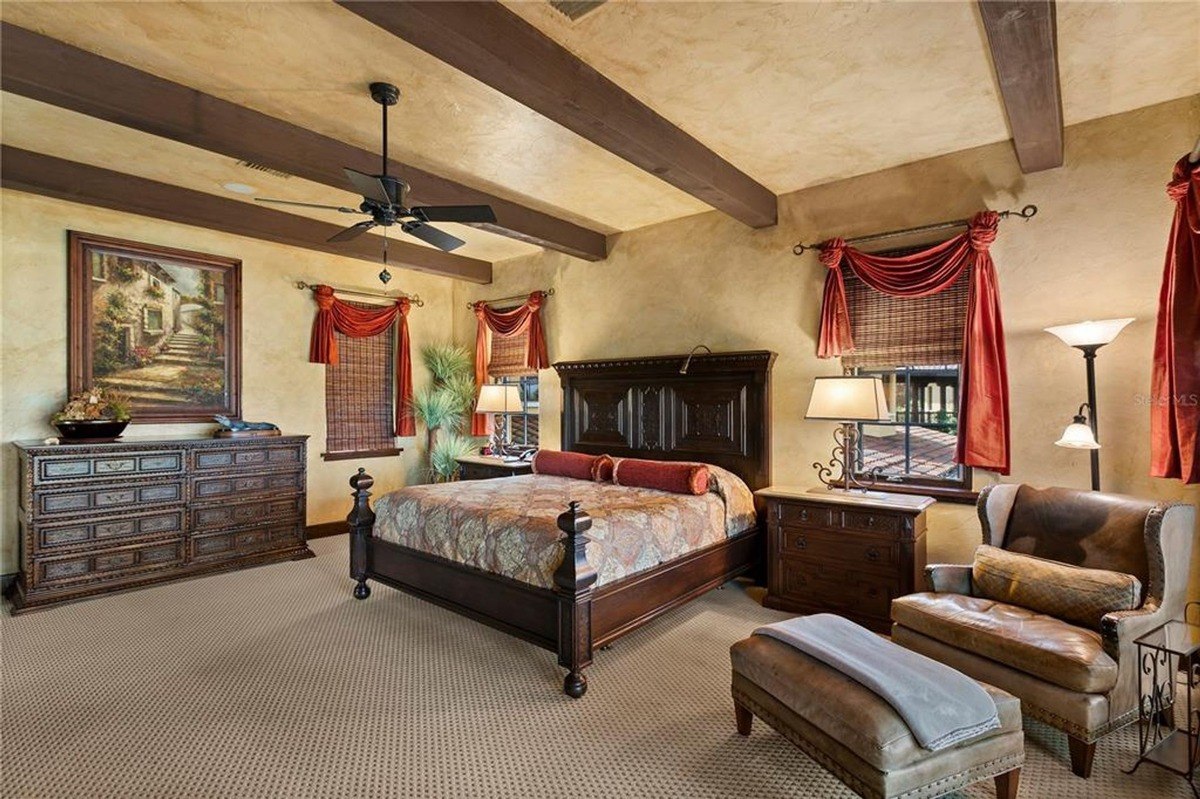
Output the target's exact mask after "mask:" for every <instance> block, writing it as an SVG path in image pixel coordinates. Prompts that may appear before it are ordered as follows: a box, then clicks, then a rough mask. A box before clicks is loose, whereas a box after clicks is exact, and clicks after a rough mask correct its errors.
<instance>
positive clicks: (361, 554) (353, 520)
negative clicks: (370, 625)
mask: <svg viewBox="0 0 1200 799" xmlns="http://www.w3.org/2000/svg"><path fill="white" fill-rule="evenodd" d="M373 485H375V479H374V478H373V477H371V475H369V474H367V470H366V469H363V468H361V467H359V470H358V472H357V473H356V474H355V475H354V476H353V477H351V478H350V487H351V488H353V489H354V493H353V494H352V496H353V497H354V507H353V508H351V509H350V515H349V516H347V517H346V521H347V522H348V523H349V524H350V577H351V578H352V579H353V580H354V581H355V583H356V584H355V586H354V598H355V599H366V598H367V597H369V596H370V595H371V587H370V586H368V585H367V542H368V540H369V539H370V538H371V529H372V528H373V527H374V526H375V511H373V510H371V502H370V500H371V491H370V488H371V486H373Z"/></svg>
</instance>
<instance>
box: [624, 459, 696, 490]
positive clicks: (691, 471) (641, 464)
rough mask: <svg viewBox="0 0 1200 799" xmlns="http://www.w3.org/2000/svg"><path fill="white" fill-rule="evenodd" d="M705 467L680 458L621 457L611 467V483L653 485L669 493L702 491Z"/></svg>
mask: <svg viewBox="0 0 1200 799" xmlns="http://www.w3.org/2000/svg"><path fill="white" fill-rule="evenodd" d="M708 478H709V471H708V466H707V465H705V464H703V463H688V462H682V461H645V460H639V459H637V458H621V460H619V461H617V464H616V467H615V468H614V469H613V482H614V483H616V484H617V485H621V486H636V487H638V488H656V489H658V490H659V491H670V492H671V493H672V494H696V495H700V494H704V493H706V492H707V491H708Z"/></svg>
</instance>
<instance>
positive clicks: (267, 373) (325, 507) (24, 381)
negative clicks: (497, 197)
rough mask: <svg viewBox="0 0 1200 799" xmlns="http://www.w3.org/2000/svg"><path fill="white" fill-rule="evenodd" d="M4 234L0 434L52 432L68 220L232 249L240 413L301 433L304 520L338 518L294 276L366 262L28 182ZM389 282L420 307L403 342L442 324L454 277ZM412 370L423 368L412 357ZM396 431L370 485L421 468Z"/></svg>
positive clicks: (12, 483)
mask: <svg viewBox="0 0 1200 799" xmlns="http://www.w3.org/2000/svg"><path fill="white" fill-rule="evenodd" d="M0 204H2V222H3V238H2V240H0V254H2V256H3V268H2V270H0V345H2V346H0V353H2V358H3V361H2V366H0V441H4V442H10V441H13V440H19V439H28V438H37V439H40V438H44V437H46V436H48V435H53V434H54V432H55V431H54V429H53V428H52V427H50V426H49V424H48V422H47V419H48V418H49V416H50V414H51V413H53V412H54V411H55V410H57V407H58V406H59V405H61V403H62V402H63V400H64V399H65V395H66V374H67V268H66V257H67V256H66V253H67V236H66V231H68V230H79V231H85V232H88V233H97V234H101V235H106V236H117V237H121V238H126V239H133V240H136V241H141V242H146V243H150V244H160V245H165V246H169V247H180V248H183V249H190V250H198V251H201V252H207V253H214V254H218V255H224V256H229V257H233V258H240V259H241V260H242V359H243V360H242V408H243V415H244V418H246V419H249V420H255V421H257V420H267V421H271V422H275V423H276V424H278V425H279V426H280V427H281V428H282V429H283V430H284V432H288V433H307V434H308V435H310V436H312V438H311V439H310V441H309V447H308V522H309V524H318V523H321V522H329V521H334V520H336V519H339V518H344V517H345V515H346V512H347V511H348V509H349V502H350V500H349V492H350V488H349V486H348V485H347V483H346V481H347V479H348V478H349V476H350V475H351V474H352V473H353V471H354V467H355V466H356V465H357V464H356V463H355V462H354V461H331V462H329V463H326V462H325V461H323V460H322V459H321V457H320V453H321V451H322V450H323V449H324V445H325V367H324V366H321V365H320V364H310V363H308V340H309V332H310V329H311V324H312V318H313V310H314V305H313V302H312V298H311V296H310V294H309V292H307V291H298V290H297V289H295V288H293V286H292V283H293V282H295V281H297V280H304V281H307V282H310V283H313V282H323V281H324V282H329V283H332V284H334V285H338V286H348V287H368V288H372V287H373V288H378V287H379V282H378V281H377V280H376V278H375V274H376V273H377V272H378V271H379V268H378V267H377V266H373V265H372V264H370V263H366V262H363V261H357V260H353V259H349V258H339V257H336V256H331V255H325V254H322V253H317V252H313V251H310V250H303V249H299V248H294V247H285V246H282V245H276V244H271V243H269V242H263V241H258V240H255V239H248V238H242V237H238V236H231V235H226V234H223V233H217V232H214V231H208V230H202V229H200V228H194V227H188V226H186V225H177V224H173V223H169V222H162V221H159V220H155V219H147V218H144V217H139V216H133V215H130V214H124V213H119V212H116V211H109V210H107V209H102V208H92V207H89V206H84V205H77V204H74V203H67V202H62V201H59V200H53V199H49V198H45V197H38V196H35V195H31V194H24V193H21V192H15V191H10V190H5V191H3V192H0ZM394 275H395V279H394V280H393V281H392V282H391V283H390V284H389V288H391V289H396V288H399V289H401V290H404V291H407V292H415V293H417V294H419V295H420V296H421V297H422V299H424V300H425V303H426V304H425V307H423V308H414V309H413V311H412V314H411V316H410V325H409V328H410V330H411V333H412V341H413V347H414V353H416V352H418V351H419V349H420V347H421V345H422V344H424V343H426V342H429V341H433V340H438V339H441V340H446V339H449V338H450V336H451V320H452V318H453V315H452V312H451V303H452V300H453V289H452V286H453V285H454V281H451V280H448V279H446V278H440V277H434V276H429V275H422V274H418V273H416V272H411V271H407V270H400V269H397V270H394ZM413 372H414V375H413V376H414V382H415V383H416V384H417V385H421V384H422V383H423V382H424V381H425V380H426V379H427V373H426V372H425V370H424V369H423V368H422V367H421V366H420V365H419V362H418V364H417V365H416V367H415V368H414V370H413ZM211 429H212V425H135V426H134V427H131V428H130V430H129V431H128V432H127V434H126V435H128V436H147V435H155V434H160V433H174V432H200V433H203V432H205V431H208V430H211ZM420 443H421V438H419V437H418V438H417V439H401V446H403V447H405V451H404V453H403V455H402V456H401V457H399V458H381V459H371V460H366V461H363V463H362V465H364V466H366V467H368V468H369V469H370V471H371V473H372V475H373V476H374V477H375V480H376V485H377V486H378V487H379V488H378V490H380V491H387V490H390V489H392V488H396V487H398V486H400V485H404V484H405V483H406V482H415V481H417V480H419V479H420V467H419V464H420V460H421V458H422V457H423V455H422V453H419V452H418V450H417V446H418V445H419V444H420ZM2 449H3V454H2V457H0V486H2V487H3V493H0V503H2V505H3V515H2V519H3V527H2V528H0V573H8V572H12V571H16V569H17V540H16V513H17V511H16V485H17V475H16V457H15V452H14V450H13V448H12V447H11V446H3V448H2Z"/></svg>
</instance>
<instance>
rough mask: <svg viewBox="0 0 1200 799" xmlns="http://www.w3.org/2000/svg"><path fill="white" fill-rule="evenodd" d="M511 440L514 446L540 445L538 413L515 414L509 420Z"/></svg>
mask: <svg viewBox="0 0 1200 799" xmlns="http://www.w3.org/2000/svg"><path fill="white" fill-rule="evenodd" d="M508 430H509V439H510V440H511V441H512V443H514V444H529V445H532V446H536V445H537V443H538V415H537V414H536V413H515V414H513V415H512V416H510V417H509V420H508Z"/></svg>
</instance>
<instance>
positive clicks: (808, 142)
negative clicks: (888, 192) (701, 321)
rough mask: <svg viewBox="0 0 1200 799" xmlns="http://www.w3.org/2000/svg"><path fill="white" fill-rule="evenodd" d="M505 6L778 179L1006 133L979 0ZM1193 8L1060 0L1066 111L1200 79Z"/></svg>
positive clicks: (825, 174) (819, 176)
mask: <svg viewBox="0 0 1200 799" xmlns="http://www.w3.org/2000/svg"><path fill="white" fill-rule="evenodd" d="M507 5H508V6H509V7H510V8H511V9H512V10H514V11H515V12H516V13H518V14H520V15H521V16H522V17H523V18H525V19H526V20H528V21H529V22H531V23H532V24H534V25H536V26H537V27H538V28H539V29H540V30H541V31H542V32H543V33H546V34H547V35H549V36H551V37H552V38H554V39H555V40H556V41H558V42H559V43H561V44H562V45H564V46H565V47H567V48H568V49H569V50H571V51H572V52H574V53H575V54H576V55H578V56H579V57H580V58H582V59H583V60H584V61H587V62H588V63H589V64H591V65H592V66H594V67H595V68H597V69H598V70H600V71H601V72H602V73H604V74H605V75H607V76H608V77H609V78H611V79H612V80H614V81H616V82H617V83H618V84H620V85H621V86H623V87H624V88H625V89H626V90H627V91H629V92H630V93H632V94H633V95H635V96H636V97H637V98H638V99H640V100H641V101H642V102H644V103H646V104H647V105H649V106H651V107H652V108H654V109H655V110H656V111H658V112H659V113H661V114H662V115H663V116H665V117H667V118H668V119H670V120H672V121H673V122H675V123H676V124H677V125H679V126H681V127H682V128H683V129H684V130H687V131H688V132H689V133H691V134H692V135H694V136H696V137H697V138H698V139H700V140H701V141H702V142H704V143H705V144H707V145H708V146H709V147H711V148H712V149H713V150H715V151H716V152H718V153H720V154H721V155H723V156H724V157H725V158H727V159H728V160H730V161H732V162H733V163H734V164H736V165H737V166H738V167H740V168H741V169H742V170H744V171H745V172H747V173H748V174H750V175H751V176H752V177H754V178H756V179H758V180H759V181H761V182H763V183H764V184H765V185H766V186H768V187H770V188H771V189H773V190H774V191H775V192H776V193H780V194H782V193H786V192H790V191H795V190H797V189H801V188H804V187H806V186H811V185H814V184H817V183H824V182H828V181H831V180H836V179H840V178H846V177H851V176H853V175H860V174H866V173H870V172H875V171H878V170H880V169H885V168H887V167H891V166H897V165H899V164H903V163H910V162H913V161H918V160H921V159H923V158H928V157H932V156H935V155H941V154H944V153H948V152H954V151H957V150H964V149H967V148H970V147H975V146H978V145H983V144H990V143H993V142H997V141H1002V140H1004V139H1007V138H1008V137H1009V133H1008V126H1007V122H1006V121H1005V116H1004V107H1003V105H1002V103H1001V102H1000V97H999V90H998V87H997V85H996V80H995V78H994V76H993V72H992V64H991V59H990V55H989V53H988V47H987V37H986V34H985V33H984V31H983V26H982V23H981V22H980V19H979V13H978V11H977V9H976V7H975V3H974V2H934V3H867V2H853V3H805V2H793V3H746V2H729V3H720V2H717V3H714V2H708V3H687V2H682V3H674V2H647V3H628V2H613V3H607V4H605V5H604V6H601V7H600V8H599V9H597V10H596V11H593V12H592V13H590V14H588V15H587V16H585V17H583V18H582V19H580V20H578V21H575V22H572V21H571V20H569V19H568V18H567V17H566V16H564V15H562V14H560V13H558V12H556V11H555V10H554V9H553V8H551V7H550V6H549V5H547V4H545V3H530V2H510V3H507ZM1196 9H1197V6H1196V4H1195V3H1188V2H1168V3H1126V4H1114V3H1101V2H1083V3H1079V2H1059V3H1058V4H1057V10H1058V42H1059V51H1060V55H1059V61H1060V72H1061V78H1062V84H1063V106H1064V114H1065V118H1066V122H1067V124H1072V123H1074V122H1082V121H1085V120H1088V119H1093V118H1096V117H1101V116H1107V115H1110V114H1116V113H1120V112H1122V111H1129V110H1131V109H1134V108H1140V107H1142V106H1146V105H1152V104H1154V103H1159V102H1164V101H1166V100H1171V99H1174V98H1177V97H1184V96H1187V95H1190V94H1193V93H1196V92H1197V91H1200V56H1198V55H1197V53H1200V14H1197V13H1196Z"/></svg>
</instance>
